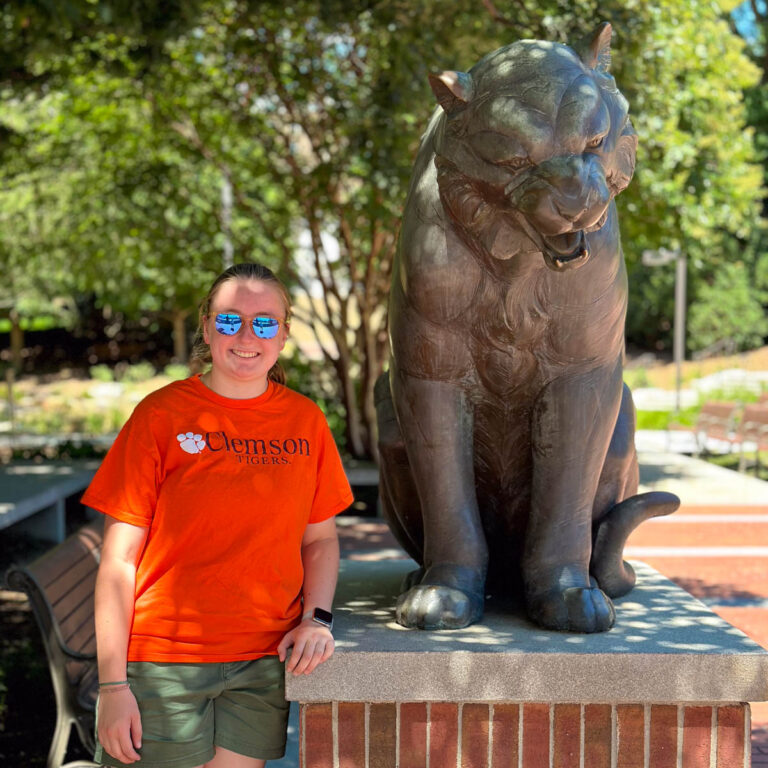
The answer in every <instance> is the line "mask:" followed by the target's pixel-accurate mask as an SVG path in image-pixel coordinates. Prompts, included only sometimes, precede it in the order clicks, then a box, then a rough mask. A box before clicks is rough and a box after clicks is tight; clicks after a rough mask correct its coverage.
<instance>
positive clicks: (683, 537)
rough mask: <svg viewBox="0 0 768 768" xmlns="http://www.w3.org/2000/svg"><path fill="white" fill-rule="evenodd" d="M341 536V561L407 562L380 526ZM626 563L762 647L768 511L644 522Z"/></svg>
mask: <svg viewBox="0 0 768 768" xmlns="http://www.w3.org/2000/svg"><path fill="white" fill-rule="evenodd" d="M681 495H682V494H681ZM339 532H340V539H341V545H342V556H343V557H348V558H352V559H360V560H379V559H388V558H393V557H404V556H405V554H404V553H403V551H402V549H401V548H400V547H399V545H398V544H397V542H396V541H395V539H394V537H393V536H392V534H391V533H390V531H389V529H388V528H387V526H386V524H385V523H384V522H382V521H381V520H377V519H364V518H351V517H342V518H340V519H339ZM626 557H627V558H628V559H636V560H643V561H644V562H646V563H648V564H649V565H651V566H652V567H653V568H655V569H656V570H658V571H660V572H661V573H663V574H664V575H666V576H667V577H669V578H670V579H672V580H673V581H675V582H676V583H678V584H680V586H682V587H683V588H685V589H686V590H688V591H689V592H691V593H692V594H693V595H695V596H696V597H698V598H699V599H700V600H703V601H704V602H706V603H707V604H708V605H709V606H710V607H711V608H712V610H713V611H715V612H716V613H718V614H719V615H720V616H722V617H723V618H724V619H726V620H727V621H729V622H731V623H732V624H734V625H735V626H737V627H738V628H739V629H741V630H742V631H743V632H745V633H746V634H747V635H749V636H750V637H752V638H753V639H754V640H755V641H756V642H758V643H759V644H760V645H762V646H764V647H767V648H768V505H766V506H761V505H748V506H724V505H719V506H694V505H687V506H684V507H683V508H681V509H680V510H678V511H677V512H676V513H675V514H674V515H672V516H670V517H668V518H662V519H657V520H649V521H647V522H646V523H644V524H643V525H642V526H641V527H640V528H639V529H638V530H637V531H636V532H635V533H634V534H633V535H632V536H631V537H630V539H629V541H628V542H627V548H626ZM752 765H753V766H754V767H755V768H757V767H758V766H766V767H768V703H763V702H759V703H754V704H753V705H752Z"/></svg>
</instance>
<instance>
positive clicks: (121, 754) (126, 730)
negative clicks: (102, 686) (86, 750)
mask: <svg viewBox="0 0 768 768" xmlns="http://www.w3.org/2000/svg"><path fill="white" fill-rule="evenodd" d="M98 721H99V733H98V736H99V743H100V744H101V746H102V747H104V749H105V750H106V751H107V752H109V754H110V755H112V757H115V758H117V759H118V760H119V761H120V762H121V763H135V762H136V761H137V760H140V759H141V755H139V753H138V752H137V751H136V750H137V749H140V748H141V717H140V716H139V707H138V705H137V704H136V698H135V697H134V695H133V691H131V689H130V688H129V687H128V686H126V687H125V688H124V689H121V690H119V691H109V692H108V693H102V694H101V695H100V696H99V714H98Z"/></svg>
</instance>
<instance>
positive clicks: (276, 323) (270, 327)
mask: <svg viewBox="0 0 768 768" xmlns="http://www.w3.org/2000/svg"><path fill="white" fill-rule="evenodd" d="M244 319H247V318H243V317H242V316H241V315H236V314H234V313H232V312H220V313H219V314H218V315H216V317H215V318H214V325H215V326H216V330H217V331H218V332H219V333H221V334H222V335H224V336H234V335H235V334H236V333H238V332H239V331H240V329H241V328H242V327H243V320H244ZM281 322H282V321H281V320H278V319H277V318H276V317H269V316H268V315H256V317H253V318H251V327H252V328H253V332H254V333H255V334H256V336H258V337H259V338H260V339H274V338H275V336H277V332H278V331H279V330H280V323H281Z"/></svg>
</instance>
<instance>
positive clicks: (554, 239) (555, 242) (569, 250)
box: [541, 208, 608, 271]
mask: <svg viewBox="0 0 768 768" xmlns="http://www.w3.org/2000/svg"><path fill="white" fill-rule="evenodd" d="M607 218H608V209H607V208H606V210H605V211H604V212H603V215H602V216H601V217H600V218H599V219H598V220H597V221H596V222H595V223H594V224H592V226H590V227H586V228H585V229H580V230H578V231H576V232H565V233H563V234H562V235H542V236H541V239H542V244H543V246H544V247H543V248H542V252H543V253H544V260H545V261H546V263H547V266H548V267H550V268H551V269H554V270H557V271H561V270H566V269H577V268H578V267H580V266H582V265H583V264H585V263H586V262H587V260H588V259H589V246H588V245H587V232H596V231H597V230H598V229H600V228H601V227H602V226H603V225H604V224H605V222H606V220H607Z"/></svg>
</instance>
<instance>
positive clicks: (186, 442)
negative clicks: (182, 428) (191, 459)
mask: <svg viewBox="0 0 768 768" xmlns="http://www.w3.org/2000/svg"><path fill="white" fill-rule="evenodd" d="M176 439H177V440H178V441H179V445H180V446H181V450H182V451H186V452H187V453H202V451H203V448H205V440H203V436H202V435H196V434H195V433H194V432H182V433H181V434H179V435H176Z"/></svg>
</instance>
